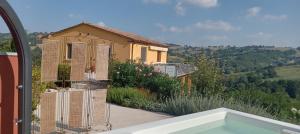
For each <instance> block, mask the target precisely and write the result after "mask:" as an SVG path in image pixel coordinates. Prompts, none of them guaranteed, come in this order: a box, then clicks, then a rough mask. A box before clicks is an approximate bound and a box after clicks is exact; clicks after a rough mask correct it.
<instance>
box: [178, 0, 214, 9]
mask: <svg viewBox="0 0 300 134" xmlns="http://www.w3.org/2000/svg"><path fill="white" fill-rule="evenodd" d="M183 2H185V3H187V4H190V5H195V6H198V7H204V8H211V7H216V6H217V5H218V0H183Z"/></svg>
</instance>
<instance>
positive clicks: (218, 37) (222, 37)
mask: <svg viewBox="0 0 300 134" xmlns="http://www.w3.org/2000/svg"><path fill="white" fill-rule="evenodd" d="M206 39H208V40H210V41H221V40H227V39H228V37H227V36H225V35H210V36H207V37H206Z"/></svg>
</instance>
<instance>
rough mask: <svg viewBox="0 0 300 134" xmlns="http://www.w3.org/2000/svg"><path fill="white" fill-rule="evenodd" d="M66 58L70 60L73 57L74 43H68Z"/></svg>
mask: <svg viewBox="0 0 300 134" xmlns="http://www.w3.org/2000/svg"><path fill="white" fill-rule="evenodd" d="M66 59H67V60H70V59H72V44H71V43H69V44H67V51H66Z"/></svg>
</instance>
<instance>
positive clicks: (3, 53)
mask: <svg viewBox="0 0 300 134" xmlns="http://www.w3.org/2000/svg"><path fill="white" fill-rule="evenodd" d="M17 55H18V53H15V52H0V56H17Z"/></svg>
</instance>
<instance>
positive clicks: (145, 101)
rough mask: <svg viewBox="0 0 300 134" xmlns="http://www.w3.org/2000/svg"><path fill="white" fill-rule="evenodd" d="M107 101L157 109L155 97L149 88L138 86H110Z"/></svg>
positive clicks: (127, 105)
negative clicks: (139, 87)
mask: <svg viewBox="0 0 300 134" xmlns="http://www.w3.org/2000/svg"><path fill="white" fill-rule="evenodd" d="M107 102H110V103H114V104H118V105H121V106H125V107H132V108H139V109H146V110H151V111H152V110H154V109H155V108H154V106H155V105H154V103H155V97H154V96H153V95H152V94H151V93H149V92H148V91H147V90H142V89H136V88H115V87H113V88H110V89H109V90H108V94H107Z"/></svg>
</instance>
